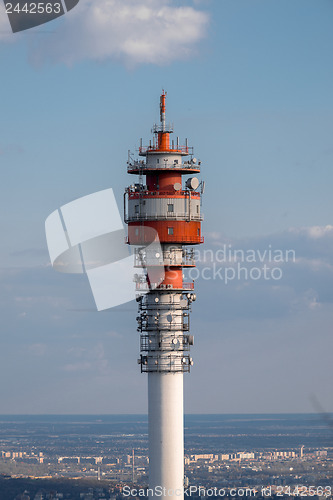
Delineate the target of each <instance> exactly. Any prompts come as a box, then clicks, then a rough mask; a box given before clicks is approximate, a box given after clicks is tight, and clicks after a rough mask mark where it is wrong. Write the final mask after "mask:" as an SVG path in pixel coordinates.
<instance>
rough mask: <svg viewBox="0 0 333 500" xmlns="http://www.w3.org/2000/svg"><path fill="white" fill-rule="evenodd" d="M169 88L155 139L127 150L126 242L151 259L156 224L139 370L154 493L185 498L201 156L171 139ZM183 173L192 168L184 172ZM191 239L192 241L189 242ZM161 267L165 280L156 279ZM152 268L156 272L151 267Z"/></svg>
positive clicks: (143, 284) (143, 298)
mask: <svg viewBox="0 0 333 500" xmlns="http://www.w3.org/2000/svg"><path fill="white" fill-rule="evenodd" d="M165 118H166V93H165V92H164V91H163V93H162V95H161V97H160V124H158V125H154V126H153V129H152V132H153V134H154V138H153V141H151V142H150V144H149V146H145V147H144V146H143V145H142V141H141V145H140V148H139V157H140V159H137V160H134V159H132V158H131V157H130V156H129V160H128V163H127V171H128V173H129V174H134V175H138V176H139V180H138V182H136V183H135V184H132V185H131V186H129V187H128V188H127V189H126V190H125V222H126V223H127V224H128V244H130V245H135V246H136V249H135V266H136V267H138V268H143V269H145V267H146V265H147V262H149V261H150V262H151V259H150V257H151V256H150V255H149V252H151V251H152V250H150V249H149V247H147V243H149V238H151V233H152V230H153V232H154V234H157V235H158V238H159V241H160V245H161V249H162V252H161V254H156V253H155V254H154V256H153V259H154V266H155V267H153V268H152V267H151V266H150V271H149V275H148V276H147V278H146V279H145V280H142V279H140V280H139V281H138V282H137V284H136V287H137V290H138V292H140V291H141V292H142V291H146V292H147V293H145V294H144V295H138V296H137V301H138V304H139V314H138V316H137V322H138V331H139V332H140V348H141V354H140V359H139V360H138V362H139V364H140V366H141V372H147V373H148V426H149V495H150V496H151V497H154V496H159V497H160V496H161V495H155V494H156V492H157V490H156V488H157V487H159V488H160V487H162V488H165V490H164V492H165V495H162V496H165V497H167V498H170V497H171V498H177V499H179V500H181V499H182V498H183V485H184V428H183V418H184V416H183V374H184V373H185V372H189V371H190V368H191V366H192V365H193V361H192V358H191V357H190V347H191V345H193V337H192V335H190V333H189V331H190V328H189V312H190V309H191V304H192V302H193V301H195V299H196V295H195V293H194V283H193V282H192V283H186V282H184V280H183V270H184V269H185V268H188V267H195V261H194V250H193V248H191V247H192V246H193V245H198V244H200V243H203V237H202V235H201V221H202V215H201V195H202V192H203V183H202V182H199V180H198V178H197V177H193V176H192V175H195V174H199V173H200V170H201V162H198V161H197V160H196V158H194V157H193V150H192V148H189V147H188V144H187V141H186V143H185V145H180V144H179V139H178V138H177V139H176V141H171V140H170V136H171V134H172V132H173V127H172V126H171V125H167V124H166V119H165ZM184 176H191V177H187V179H184ZM190 246H191V247H190ZM161 268H163V270H164V275H163V280H162V281H158V279H157V278H156V282H154V276H155V275H156V277H157V276H158V275H159V271H160V270H161ZM154 269H155V271H156V272H154Z"/></svg>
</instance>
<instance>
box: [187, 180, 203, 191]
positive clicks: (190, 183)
mask: <svg viewBox="0 0 333 500" xmlns="http://www.w3.org/2000/svg"><path fill="white" fill-rule="evenodd" d="M199 184H200V182H199V179H197V177H190V178H189V179H187V181H186V187H187V188H188V189H190V190H191V191H195V190H196V189H197V188H198V186H199Z"/></svg>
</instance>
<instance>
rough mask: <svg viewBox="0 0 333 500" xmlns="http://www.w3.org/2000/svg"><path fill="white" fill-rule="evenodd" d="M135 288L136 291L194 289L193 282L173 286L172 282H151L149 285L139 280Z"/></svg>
mask: <svg viewBox="0 0 333 500" xmlns="http://www.w3.org/2000/svg"><path fill="white" fill-rule="evenodd" d="M136 290H137V291H147V290H194V283H183V284H182V286H181V287H178V286H175V287H174V286H173V285H172V284H168V285H166V284H164V283H162V284H158V283H151V284H150V285H149V284H148V283H147V282H145V283H142V282H139V283H136Z"/></svg>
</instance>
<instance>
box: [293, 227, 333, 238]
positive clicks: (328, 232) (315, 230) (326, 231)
mask: <svg viewBox="0 0 333 500" xmlns="http://www.w3.org/2000/svg"><path fill="white" fill-rule="evenodd" d="M290 232H291V233H295V234H300V235H304V236H307V237H308V238H311V239H315V240H316V239H318V238H323V237H324V236H333V226H331V225H329V224H328V225H327V226H309V227H302V228H291V229H290Z"/></svg>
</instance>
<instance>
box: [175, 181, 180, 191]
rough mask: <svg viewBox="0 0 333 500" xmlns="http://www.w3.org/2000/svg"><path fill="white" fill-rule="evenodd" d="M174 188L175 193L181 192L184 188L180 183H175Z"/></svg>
mask: <svg viewBox="0 0 333 500" xmlns="http://www.w3.org/2000/svg"><path fill="white" fill-rule="evenodd" d="M173 187H174V190H175V191H180V190H181V188H182V185H181V184H180V182H175V183H174V185H173Z"/></svg>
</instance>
